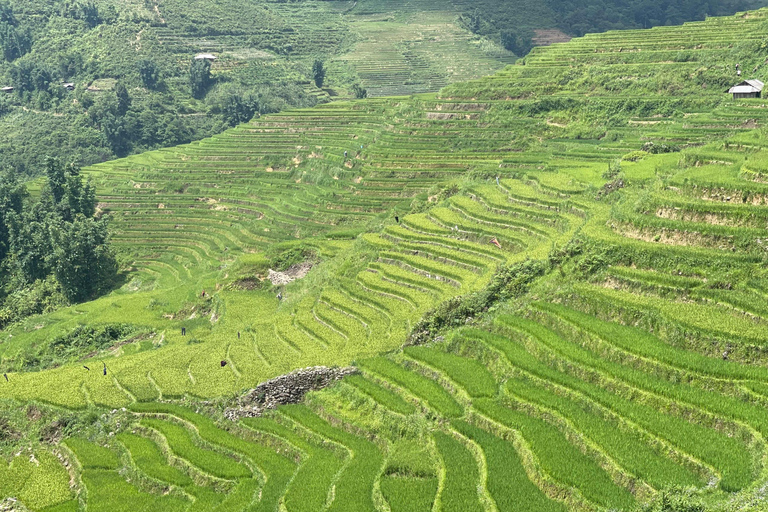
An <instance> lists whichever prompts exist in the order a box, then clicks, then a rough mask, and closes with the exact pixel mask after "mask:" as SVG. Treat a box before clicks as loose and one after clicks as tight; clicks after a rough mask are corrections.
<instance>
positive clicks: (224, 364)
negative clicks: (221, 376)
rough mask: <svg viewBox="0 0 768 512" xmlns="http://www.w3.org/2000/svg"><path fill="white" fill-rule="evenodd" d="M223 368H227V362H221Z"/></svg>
mask: <svg viewBox="0 0 768 512" xmlns="http://www.w3.org/2000/svg"><path fill="white" fill-rule="evenodd" d="M225 366H227V362H226V361H223V360H222V361H221V367H222V368H224V367H225Z"/></svg>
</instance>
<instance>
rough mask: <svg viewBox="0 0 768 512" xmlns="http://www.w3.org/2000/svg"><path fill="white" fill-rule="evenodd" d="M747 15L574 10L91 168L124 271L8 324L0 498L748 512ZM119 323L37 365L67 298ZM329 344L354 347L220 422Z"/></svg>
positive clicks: (752, 346) (757, 146)
mask: <svg viewBox="0 0 768 512" xmlns="http://www.w3.org/2000/svg"><path fill="white" fill-rule="evenodd" d="M766 23H768V11H754V12H748V13H740V14H738V15H735V16H730V17H723V18H710V19H708V20H707V21H706V22H702V23H690V24H686V25H683V26H682V27H663V28H655V29H651V30H644V31H627V32H608V33H605V34H601V35H590V36H586V37H583V38H578V39H574V40H572V41H570V42H568V43H563V44H556V45H553V46H550V47H548V48H542V49H536V50H534V52H532V53H531V54H530V55H528V56H527V57H526V58H525V59H524V64H523V63H520V64H519V65H515V66H510V67H508V68H506V69H505V70H504V71H502V72H500V73H498V74H496V75H494V76H491V77H488V78H484V79H480V80H477V81H470V82H466V83H462V84H456V85H453V86H450V87H447V88H445V89H443V90H441V91H440V92H439V93H438V94H425V95H420V96H415V97H411V98H405V97H399V98H376V99H368V100H363V101H354V102H337V103H330V104H326V105H321V106H319V107H316V108H312V109H299V110H293V111H288V112H283V113H281V114H275V115H269V116H262V117H260V118H258V119H255V120H254V121H253V122H250V123H246V124H242V125H239V126H238V127H236V128H233V129H231V130H227V131H226V132H224V133H222V134H220V135H217V136H215V137H212V138H209V139H205V140H202V141H200V142H196V143H192V144H188V145H183V146H178V147H175V148H169V149H164V150H159V151H154V152H150V153H145V154H142V155H138V156H135V157H130V158H127V159H123V160H117V161H113V162H107V163H103V164H99V165H96V166H93V167H91V168H89V169H87V170H86V171H84V172H86V173H87V174H89V175H90V176H91V177H92V179H93V180H94V183H95V184H96V185H97V187H98V196H99V198H100V205H99V207H100V209H101V210H102V212H104V213H108V214H110V215H111V216H112V217H113V229H114V242H115V244H116V245H118V246H119V247H120V249H121V251H122V253H123V254H124V255H125V259H126V271H127V274H126V284H125V285H124V286H123V287H122V288H120V289H119V290H116V291H114V292H113V293H111V294H110V295H109V296H106V297H104V298H102V299H99V300H97V301H94V302H91V303H87V304H81V305H78V306H75V307H72V308H68V309H65V310H61V311H58V312H56V313H54V314H51V315H46V316H40V317H34V318H30V319H29V320H28V321H26V322H24V323H22V324H18V325H15V326H13V327H11V328H9V329H7V330H6V331H4V332H3V335H4V339H3V342H2V343H0V360H2V364H3V365H4V369H5V370H9V372H8V373H7V376H8V381H7V382H4V381H0V397H3V418H4V420H3V422H2V423H0V426H1V427H2V430H0V432H2V433H3V437H4V439H6V440H8V441H7V442H6V444H5V445H3V446H4V448H3V450H5V452H4V453H7V455H8V460H9V464H10V465H9V466H8V467H7V468H6V467H4V466H3V465H2V464H0V473H1V474H2V475H3V476H5V475H10V477H8V478H2V479H0V492H1V495H2V496H8V497H11V496H12V497H18V498H19V499H20V500H21V502H23V503H24V504H25V505H26V506H28V507H29V508H31V509H46V507H49V506H55V508H53V509H51V510H54V509H55V510H79V509H83V508H84V507H87V509H88V510H102V509H110V510H114V509H115V508H116V507H117V508H118V509H125V510H136V509H149V508H150V507H155V508H157V507H161V509H163V510H166V509H174V510H175V509H178V510H212V509H215V508H216V507H219V508H218V509H220V510H270V511H271V510H278V509H279V508H280V509H285V510H290V511H294V510H297V511H298V510H307V511H314V510H355V511H360V510H391V511H393V512H396V511H400V510H403V511H405V510H407V511H411V510H446V511H447V510H488V511H495V510H498V511H502V510H505V511H506V510H510V511H512V510H514V511H518V510H532V511H533V510H541V511H549V510H553V511H555V510H584V511H597V510H627V511H629V510H634V509H636V508H637V507H640V506H641V505H645V504H649V503H650V504H651V505H650V506H652V507H653V506H656V507H657V508H655V509H653V508H652V509H651V510H664V508H662V506H667V509H669V507H670V506H672V505H669V504H670V503H673V504H674V503H677V505H674V506H677V507H678V508H679V509H682V510H685V508H682V507H683V506H684V505H683V504H687V505H685V506H689V507H694V506H696V504H697V503H701V505H700V506H701V508H700V510H701V509H704V510H710V509H711V510H754V511H759V510H763V509H764V508H765V498H764V497H763V490H762V489H763V488H764V485H765V483H766V482H767V481H768V474H766V445H765V440H764V436H765V434H766V432H765V429H766V425H768V421H766V420H768V418H766V412H765V411H766V407H765V406H766V403H767V402H768V387H767V386H768V374H766V372H765V371H764V368H763V367H764V363H765V361H766V350H765V333H766V332H767V331H766V327H767V326H768V325H767V324H766V322H768V312H766V311H765V308H764V307H763V306H762V305H761V304H762V303H763V302H764V301H765V297H766V293H768V285H766V277H767V276H766V270H765V268H766V267H765V262H766V248H765V244H766V240H767V239H766V235H765V232H766V231H765V230H766V226H767V224H766V220H767V219H768V209H766V208H767V207H766V197H768V188H767V187H768V185H766V183H765V180H766V173H768V171H766V164H765V163H764V162H765V161H766V156H765V151H766V147H767V146H768V145H767V144H766V143H765V137H764V132H763V125H764V123H765V122H766V120H767V119H768V109H766V107H765V104H764V101H763V100H762V99H751V100H739V101H734V100H732V99H731V98H730V97H729V96H727V95H725V94H724V93H723V91H724V90H725V88H726V87H728V86H729V85H733V83H735V82H736V81H737V80H739V79H738V78H737V77H736V73H735V64H736V63H739V64H740V68H741V69H743V70H745V71H744V74H745V75H746V77H747V78H752V77H754V78H761V79H764V78H765V69H764V68H763V66H764V63H765V62H766V61H767V60H768V49H766V48H765V47H764V43H763V41H764V36H763V34H764V33H765V28H766ZM753 70H754V71H753ZM492 240H493V241H495V242H492ZM304 260H309V261H310V262H311V263H313V264H314V267H313V268H312V270H311V271H310V272H309V273H308V274H307V275H306V277H304V278H302V279H299V280H296V281H294V282H292V283H290V284H288V285H285V286H277V287H272V286H271V285H270V284H269V283H268V282H266V281H261V280H260V278H263V277H266V275H267V273H268V272H267V271H268V268H269V267H272V268H276V267H278V266H286V265H289V264H290V263H295V262H301V261H304ZM278 294H279V298H278ZM117 323H130V324H133V325H135V326H136V327H137V328H138V329H139V330H140V331H141V332H142V333H143V334H142V335H140V336H137V337H135V338H132V339H127V340H121V341H120V342H119V343H117V344H116V345H115V346H114V347H110V348H109V349H107V350H103V351H97V352H92V353H82V354H78V355H76V357H74V358H73V360H72V362H70V363H68V364H64V365H63V366H60V367H57V368H49V369H43V370H41V371H29V370H32V369H36V370H37V369H39V366H36V364H37V362H38V361H39V360H40V359H41V357H40V356H41V355H42V354H45V353H46V351H47V350H49V345H50V344H51V343H52V342H53V340H55V339H61V336H66V335H67V334H68V333H70V332H72V331H73V329H74V328H76V327H77V326H78V325H88V326H98V325H112V324H117ZM182 329H184V331H182ZM182 332H184V333H182ZM406 342H408V345H409V346H406V347H405V348H402V346H403V345H404V343H406ZM102 363H103V365H104V366H103V367H104V368H105V370H104V372H103V373H102V371H101V369H102ZM84 364H85V365H87V366H89V368H91V369H90V370H86V369H84V368H83V365H84ZM318 364H324V365H329V366H332V365H338V366H346V365H350V364H352V365H354V366H355V367H356V368H358V370H359V372H360V374H359V375H355V376H352V377H348V378H345V379H343V380H342V381H341V382H340V383H338V384H336V385H335V386H332V387H330V388H328V389H325V390H322V391H318V392H315V393H312V394H310V395H308V397H307V399H306V400H305V401H304V403H303V404H300V405H299V404H295V405H289V406H285V407H280V408H278V409H277V410H276V411H271V412H267V413H266V414H265V415H264V416H262V417H261V418H255V419H254V418H246V419H241V420H239V421H235V422H232V421H229V420H226V419H224V415H223V414H222V412H223V410H224V409H230V412H231V411H232V410H235V411H236V410H238V409H239V408H241V407H245V406H247V407H248V408H250V407H251V406H252V405H253V403H248V402H247V401H246V400H244V399H240V400H238V399H237V397H238V396H239V395H240V394H241V393H242V392H243V391H245V390H247V389H250V388H253V387H254V386H255V385H256V384H258V383H260V382H263V381H265V380H267V379H269V378H271V377H274V376H277V375H281V374H284V373H286V372H289V371H291V370H293V369H296V368H299V367H304V366H314V365H318ZM251 399H252V400H256V402H257V403H258V400H259V397H258V396H256V397H251ZM20 405H22V406H20ZM21 432H25V433H27V434H28V435H27V438H26V440H24V441H21V440H20V433H21ZM31 434H34V436H33V435H31ZM38 437H39V438H40V439H41V441H39V442H38V441H34V440H33V439H34V438H38ZM62 439H63V441H62ZM6 447H7V448H6ZM22 447H23V448H22ZM11 451H12V452H13V453H11ZM11 455H14V456H11ZM57 457H60V458H61V460H64V461H66V466H62V465H61V463H60V462H59V459H58V458H57ZM33 460H34V461H37V463H35V462H32V461H33ZM670 488H678V489H679V488H684V489H687V490H686V491H670V492H667V489H670ZM664 504H666V505H664ZM673 510H674V509H673Z"/></svg>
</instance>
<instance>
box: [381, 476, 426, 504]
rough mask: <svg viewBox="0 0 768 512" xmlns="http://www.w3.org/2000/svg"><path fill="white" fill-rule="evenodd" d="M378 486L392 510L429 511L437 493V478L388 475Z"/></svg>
mask: <svg viewBox="0 0 768 512" xmlns="http://www.w3.org/2000/svg"><path fill="white" fill-rule="evenodd" d="M379 487H380V488H381V493H382V495H383V496H384V499H385V500H387V504H388V505H389V508H390V509H391V510H392V512H431V510H432V507H433V504H434V502H435V494H436V493H437V478H436V477H429V478H417V477H408V476H398V475H389V476H383V477H381V479H379Z"/></svg>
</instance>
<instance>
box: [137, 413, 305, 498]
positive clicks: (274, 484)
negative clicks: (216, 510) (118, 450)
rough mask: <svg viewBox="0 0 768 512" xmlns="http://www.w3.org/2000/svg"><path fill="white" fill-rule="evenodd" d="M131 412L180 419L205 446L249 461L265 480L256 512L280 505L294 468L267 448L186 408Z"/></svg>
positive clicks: (291, 463) (288, 461)
mask: <svg viewBox="0 0 768 512" xmlns="http://www.w3.org/2000/svg"><path fill="white" fill-rule="evenodd" d="M131 409H132V410H133V411H136V412H143V413H152V414H170V415H173V416H176V417H178V418H181V419H183V420H185V421H188V422H190V423H192V424H193V425H194V426H195V428H196V429H197V433H198V435H200V437H202V438H203V439H205V440H206V441H207V442H209V443H211V444H214V445H217V446H221V447H223V448H225V449H227V450H231V451H233V452H235V453H239V454H241V455H244V456H246V457H248V458H249V459H250V460H252V461H253V462H254V463H255V464H256V465H257V466H258V467H259V469H260V470H261V471H262V472H263V473H264V476H265V478H266V483H265V484H264V486H263V488H262V489H261V500H260V501H259V504H258V505H257V506H256V508H255V510H256V511H257V512H268V511H270V512H271V511H272V510H274V508H275V507H276V506H277V503H279V501H280V498H281V496H282V495H283V493H284V492H285V488H286V486H287V485H288V482H289V481H290V479H291V477H292V476H293V473H294V471H295V464H294V463H293V462H292V461H290V460H288V459H287V458H286V457H283V456H281V455H278V454H277V453H275V451H274V450H272V449H271V448H270V447H268V446H262V445H260V444H257V443H252V442H249V441H247V440H245V439H242V438H240V437H237V436H235V435H233V434H232V433H230V432H227V431H225V430H222V429H220V428H218V427H217V426H216V425H215V424H214V422H213V420H211V419H210V418H208V417H206V416H203V415H202V414H198V413H195V412H194V411H192V410H190V409H188V408H186V407H182V406H179V405H175V404H167V403H136V404H132V405H131Z"/></svg>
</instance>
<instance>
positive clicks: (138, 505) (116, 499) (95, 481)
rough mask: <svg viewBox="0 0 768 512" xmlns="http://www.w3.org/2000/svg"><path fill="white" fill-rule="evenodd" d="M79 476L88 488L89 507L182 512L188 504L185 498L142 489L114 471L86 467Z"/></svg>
mask: <svg viewBox="0 0 768 512" xmlns="http://www.w3.org/2000/svg"><path fill="white" fill-rule="evenodd" d="M82 478H83V483H84V484H85V487H86V489H88V500H87V502H86V505H87V507H88V510H93V511H96V512H101V511H104V512H109V511H117V512H123V511H124V512H130V511H133V510H144V509H149V508H152V507H156V508H157V509H159V510H169V511H179V512H181V511H183V510H186V509H187V507H188V506H189V501H188V500H186V499H183V498H180V497H178V496H175V495H162V496H158V495H153V494H148V493H144V492H141V491H140V490H138V489H137V488H136V487H135V486H133V485H131V484H129V483H127V482H126V481H125V480H124V479H123V477H122V476H120V475H119V474H118V473H117V472H115V471H105V470H101V469H93V470H86V471H84V472H83V476H82Z"/></svg>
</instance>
